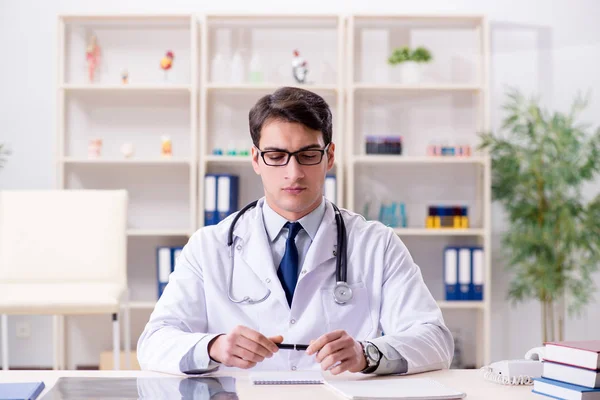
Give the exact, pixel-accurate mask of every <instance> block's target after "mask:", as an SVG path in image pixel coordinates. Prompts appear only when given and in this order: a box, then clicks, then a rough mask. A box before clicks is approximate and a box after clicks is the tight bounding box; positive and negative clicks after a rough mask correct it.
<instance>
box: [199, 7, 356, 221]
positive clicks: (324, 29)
mask: <svg viewBox="0 0 600 400" xmlns="http://www.w3.org/2000/svg"><path fill="white" fill-rule="evenodd" d="M201 30H202V33H201V35H200V36H201V37H202V43H201V57H200V60H201V61H200V113H199V114H200V125H199V137H200V147H199V148H200V150H199V158H198V161H199V165H198V176H199V177H203V176H204V175H205V174H207V173H231V174H235V175H238V176H240V196H239V203H240V207H243V206H244V205H245V204H247V203H249V202H251V201H253V200H255V199H257V198H259V197H262V196H263V189H262V183H261V181H260V177H258V176H257V175H255V173H254V171H253V170H252V169H251V168H249V165H248V164H250V162H251V158H250V157H249V156H240V155H233V156H232V155H227V152H228V149H232V148H234V149H237V150H238V151H239V150H246V151H250V149H251V147H252V141H251V139H250V133H249V129H248V112H249V110H250V108H251V107H252V106H253V105H254V103H256V101H257V100H258V99H259V98H260V97H261V96H263V95H266V94H269V93H272V92H273V91H275V90H276V89H278V88H279V87H281V86H298V87H302V88H305V89H307V90H311V91H314V92H316V93H318V94H320V95H321V96H323V98H324V99H325V100H326V101H327V102H328V104H329V105H330V107H331V108H332V114H333V126H334V132H333V138H334V141H335V143H336V145H337V146H340V147H339V148H340V149H343V142H344V137H345V136H344V134H343V133H344V130H343V122H344V118H343V112H344V85H343V84H344V81H343V74H342V71H343V60H344V59H343V55H344V54H343V50H344V19H343V18H342V17H341V16H337V15H304V16H303V15H299V16H277V15H252V16H245V15H232V14H229V15H227V14H208V15H206V16H204V18H203V19H202V24H201ZM294 46H296V47H294ZM294 49H297V50H299V52H300V54H301V56H302V57H304V58H305V59H306V60H307V61H308V64H309V68H310V72H309V74H308V82H307V83H305V84H299V83H297V82H295V80H294V79H293V76H292V72H291V68H292V67H291V59H292V55H293V54H292V52H293V50H294ZM236 57H241V59H242V60H243V71H244V72H243V74H241V75H239V74H235V72H234V67H233V65H234V61H233V60H234V59H235V58H236ZM255 57H256V58H257V59H258V60H260V61H259V64H260V68H251V62H252V60H253V59H254V58H255ZM218 60H224V65H225V66H226V68H225V70H226V71H225V73H222V72H221V71H217V70H216V67H217V66H218V65H223V64H217V61H218ZM253 69H254V70H256V71H258V72H260V73H259V76H260V79H255V78H256V75H252V72H253ZM256 71H254V72H256ZM215 149H221V150H222V152H223V154H225V155H214V154H213V150H215ZM336 157H337V162H336V166H334V169H333V170H332V173H334V174H336V177H337V195H338V203H340V204H341V203H343V192H344V191H343V181H344V168H342V167H339V166H340V165H343V157H344V155H343V151H338V152H337V153H336ZM203 183H204V182H203V180H202V179H200V180H199V196H198V226H203V225H204V213H203V210H204V195H203V191H204V186H203Z"/></svg>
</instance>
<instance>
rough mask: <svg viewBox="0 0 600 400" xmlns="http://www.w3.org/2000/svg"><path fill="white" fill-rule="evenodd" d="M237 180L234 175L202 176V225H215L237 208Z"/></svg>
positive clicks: (238, 180)
mask: <svg viewBox="0 0 600 400" xmlns="http://www.w3.org/2000/svg"><path fill="white" fill-rule="evenodd" d="M239 182H240V178H239V177H238V176H236V175H228V174H207V175H206V176H205V177H204V225H216V224H218V223H219V222H221V221H222V220H224V219H225V218H227V217H228V216H229V215H231V214H233V213H234V212H236V211H237V210H238V206H239Z"/></svg>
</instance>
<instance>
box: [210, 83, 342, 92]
mask: <svg viewBox="0 0 600 400" xmlns="http://www.w3.org/2000/svg"><path fill="white" fill-rule="evenodd" d="M284 86H293V87H298V88H302V89H306V90H312V91H332V92H335V91H337V86H336V85H334V84H332V85H325V84H318V85H311V84H306V85H299V84H288V83H280V84H277V83H236V84H229V83H208V84H207V85H206V88H207V89H208V90H212V91H239V90H241V91H263V90H268V91H275V90H277V89H279V88H280V87H284Z"/></svg>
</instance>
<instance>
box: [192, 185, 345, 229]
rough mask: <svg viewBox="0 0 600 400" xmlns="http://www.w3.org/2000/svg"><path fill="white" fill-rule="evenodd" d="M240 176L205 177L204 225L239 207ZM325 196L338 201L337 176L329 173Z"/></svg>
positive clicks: (226, 215) (221, 218)
mask: <svg viewBox="0 0 600 400" xmlns="http://www.w3.org/2000/svg"><path fill="white" fill-rule="evenodd" d="M239 183H240V178H239V177H238V176H236V175H228V174H207V175H206V176H205V177H204V225H216V224H218V223H219V222H221V221H222V220H224V219H225V218H227V217H228V216H229V215H231V214H233V213H234V212H236V211H237V210H238V209H239V206H240V204H239V195H240V190H239ZM323 193H324V195H325V198H327V199H328V200H329V201H331V202H332V203H336V202H337V196H336V193H337V191H336V178H335V176H334V175H328V176H327V177H326V178H325V184H324V188H323Z"/></svg>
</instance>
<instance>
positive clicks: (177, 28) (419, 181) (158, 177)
mask: <svg viewBox="0 0 600 400" xmlns="http://www.w3.org/2000/svg"><path fill="white" fill-rule="evenodd" d="M440 32H442V33H440ZM92 34H94V35H96V37H97V38H98V44H99V45H100V47H101V48H102V61H101V65H100V67H99V68H98V77H97V79H96V81H95V82H93V83H89V82H87V71H86V61H85V49H86V46H87V41H88V40H89V37H90V35H92ZM440 35H442V36H440ZM448 43H450V45H448ZM488 43H489V33H488V27H487V23H486V21H485V18H482V17H479V16H408V15H406V16H400V15H396V16H389V15H386V16H379V15H355V16H340V15H296V16H290V15H232V14H209V15H193V14H184V15H69V16H60V17H59V20H58V79H57V99H58V102H57V104H58V110H57V112H58V118H57V121H58V122H57V146H58V147H57V177H58V182H57V186H58V187H59V188H62V189H77V188H92V189H112V188H125V189H127V190H128V191H129V193H130V208H129V227H128V232H127V233H128V237H129V247H128V258H129V265H128V268H129V271H128V275H129V276H128V278H129V285H130V303H129V307H128V308H127V311H129V310H138V311H139V312H149V311H151V310H152V308H153V307H154V305H155V303H156V288H157V284H156V261H155V250H156V247H157V246H163V245H164V246H175V245H183V244H185V243H186V242H187V240H188V238H189V237H190V235H192V234H193V232H194V231H195V230H196V229H198V228H199V227H201V226H203V225H204V187H203V186H204V179H203V177H204V176H205V174H207V173H231V174H236V175H238V176H240V178H241V179H240V198H239V202H240V207H242V206H243V205H244V204H246V203H248V202H250V201H252V200H255V199H257V198H259V197H261V196H262V195H263V189H262V184H261V181H260V177H258V176H256V175H255V174H254V172H253V171H252V169H251V168H250V167H249V165H248V164H250V162H251V158H250V156H239V155H214V154H213V150H214V149H215V148H220V149H222V151H223V153H224V154H227V151H228V150H229V149H230V148H236V149H237V150H238V151H239V150H247V151H249V150H250V148H251V146H252V143H251V139H250V134H249V129H248V111H249V110H250V108H251V106H252V105H254V103H255V102H256V101H257V100H258V98H259V97H260V96H262V95H266V94H269V93H272V92H273V91H275V90H276V89H278V88H279V87H281V86H298V87H302V88H305V89H307V90H311V91H314V92H316V93H318V94H320V95H322V96H323V97H324V98H325V100H326V101H327V102H328V103H329V105H330V106H331V108H332V112H333V117H334V121H333V123H334V132H333V141H334V143H335V144H336V163H335V167H334V169H333V171H332V173H334V174H335V175H336V176H337V198H338V201H337V203H338V205H340V206H342V207H345V208H349V209H354V210H356V211H357V212H360V213H363V210H364V205H365V204H366V201H367V198H366V195H367V194H368V193H371V194H378V193H379V194H381V193H384V194H385V193H386V192H385V190H383V189H382V188H385V187H386V186H387V187H389V188H390V189H389V193H388V194H389V195H390V197H391V198H393V199H394V200H397V201H405V202H406V204H407V209H408V214H409V227H407V228H396V229H395V232H396V233H397V234H398V235H399V236H400V237H401V238H402V239H403V240H404V241H405V242H406V243H407V246H408V248H409V249H410V251H411V253H412V254H413V256H414V257H415V259H416V261H417V263H418V264H419V265H420V267H421V269H422V271H423V275H424V278H425V280H426V283H427V284H428V286H429V287H430V289H431V290H432V293H433V294H434V296H435V297H436V299H437V301H438V304H439V306H440V308H441V309H442V310H443V312H444V315H445V318H446V322H447V323H449V325H452V323H453V322H454V320H455V317H456V316H457V315H458V317H461V318H462V317H464V316H467V317H469V318H471V317H474V318H475V319H476V321H475V323H474V325H475V329H474V332H475V333H474V334H473V336H472V337H471V339H472V340H471V342H473V343H475V348H476V349H475V350H474V352H475V353H476V356H475V357H474V358H475V359H476V362H475V364H477V366H480V365H484V364H487V363H489V361H490V316H491V308H490V305H491V301H490V298H491V290H490V285H491V257H490V251H489V250H490V249H491V227H490V221H491V218H490V207H491V186H490V185H491V178H490V161H489V158H488V157H487V156H486V155H485V154H475V155H473V156H471V157H464V158H434V157H429V156H427V155H426V153H425V146H426V144H427V143H428V140H432V139H441V140H445V141H452V140H459V141H464V140H467V141H469V143H470V144H474V142H473V139H474V137H475V135H474V134H475V132H476V131H481V130H485V129H488V128H489V85H488V70H489V65H488V62H489V61H488V58H489V49H488ZM405 44H407V45H411V46H412V45H425V46H427V47H428V48H430V49H431V50H432V53H433V56H434V61H433V62H432V63H431V65H430V66H429V67H428V68H429V69H428V70H427V71H426V73H425V74H424V76H425V77H426V79H423V80H422V81H420V82H418V83H406V82H402V81H400V80H398V79H397V77H395V72H394V70H393V69H391V68H390V67H389V66H388V65H387V64H386V60H387V57H388V56H389V54H390V53H391V51H392V49H393V48H394V47H397V46H401V45H405ZM442 44H443V46H442ZM294 46H297V47H295V48H296V49H297V50H299V51H300V54H301V55H302V56H303V57H305V59H306V60H307V61H308V64H309V68H310V72H309V75H308V77H309V82H308V83H306V84H298V83H296V82H295V81H294V80H293V77H292V73H291V57H292V50H294V49H295V48H294ZM168 50H171V51H173V52H174V53H175V59H174V64H173V65H174V66H173V69H172V70H171V71H169V74H168V75H167V76H166V78H167V79H165V75H164V73H163V71H161V70H160V68H159V61H160V59H161V58H162V57H163V56H164V54H165V53H166V51H168ZM236 52H237V53H239V54H240V55H241V57H242V59H243V64H244V68H245V70H244V72H243V74H242V77H241V79H231V78H235V77H234V76H232V75H231V74H230V72H231V71H230V70H229V69H228V68H225V69H223V68H221V69H217V68H215V67H214V66H213V60H214V59H215V56H216V55H217V53H218V54H219V55H220V56H221V57H222V59H224V60H226V61H227V60H229V61H228V62H231V59H232V57H233V56H234V54H236ZM254 55H258V58H259V60H260V64H261V72H262V79H250V76H249V70H248V65H249V62H250V60H251V58H252V57H253V56H254ZM229 66H231V64H229ZM124 68H127V70H128V72H129V83H127V84H123V83H121V71H122V69H124ZM389 133H400V134H401V135H402V136H403V139H404V142H403V146H404V149H403V155H402V156H390V155H367V154H365V151H364V138H363V135H365V134H389ZM162 135H169V136H171V138H172V140H173V156H172V158H170V159H162V158H161V157H160V138H161V136H162ZM93 138H100V139H103V150H102V156H101V157H100V158H95V159H90V158H88V156H87V153H88V151H87V147H88V143H89V140H90V139H93ZM124 142H132V143H134V146H135V154H134V156H133V157H132V158H128V159H126V158H124V157H123V156H122V155H121V154H120V151H119V148H120V145H121V144H122V143H124ZM384 177H385V178H384ZM383 179H385V181H384V180H383ZM390 183H391V184H390ZM365 188H368V190H365ZM406 188H409V189H408V190H406ZM382 190H383V192H382ZM445 201H453V202H457V201H462V202H465V203H467V204H468V205H469V211H470V222H471V227H470V228H468V229H460V230H456V229H439V230H430V229H425V228H424V220H425V218H424V216H425V212H426V211H425V210H424V209H425V208H426V204H427V203H428V202H431V204H436V203H437V202H440V203H443V202H445ZM371 217H372V216H371ZM449 243H451V244H480V245H482V246H483V247H484V249H486V252H485V254H486V259H485V261H486V270H485V283H486V285H485V290H484V300H483V301H476V302H474V301H471V302H461V301H445V300H444V299H443V291H442V290H441V279H442V278H441V276H442V266H441V260H442V255H441V254H442V253H441V251H442V249H443V246H445V245H447V244H449ZM461 318H458V319H461ZM461 321H462V320H461ZM133 339H134V340H135V339H136V336H135V334H134V335H133ZM126 341H127V339H126ZM126 345H127V343H126ZM74 353H75V352H74Z"/></svg>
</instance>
